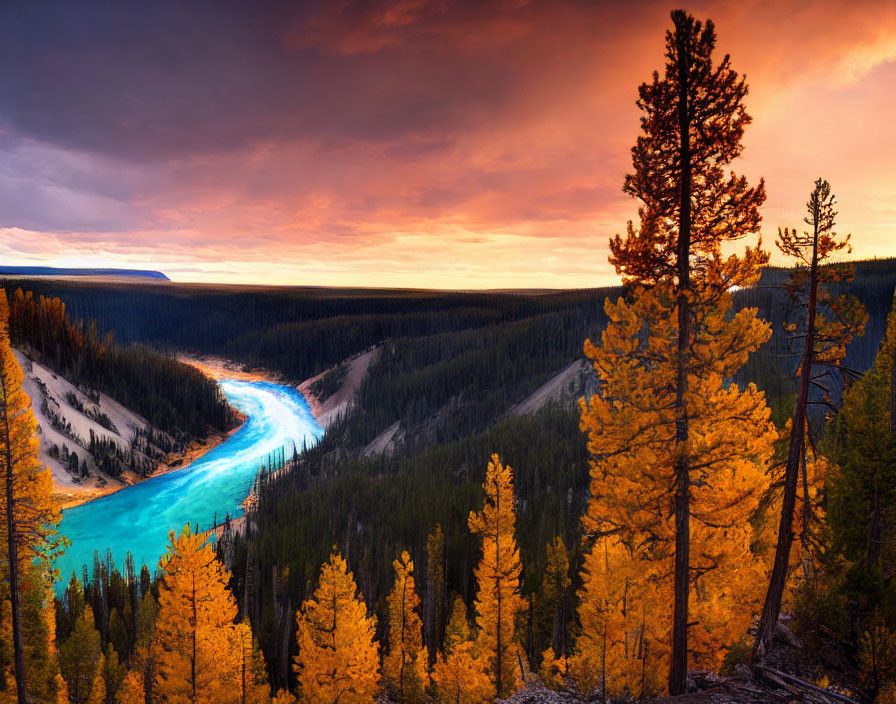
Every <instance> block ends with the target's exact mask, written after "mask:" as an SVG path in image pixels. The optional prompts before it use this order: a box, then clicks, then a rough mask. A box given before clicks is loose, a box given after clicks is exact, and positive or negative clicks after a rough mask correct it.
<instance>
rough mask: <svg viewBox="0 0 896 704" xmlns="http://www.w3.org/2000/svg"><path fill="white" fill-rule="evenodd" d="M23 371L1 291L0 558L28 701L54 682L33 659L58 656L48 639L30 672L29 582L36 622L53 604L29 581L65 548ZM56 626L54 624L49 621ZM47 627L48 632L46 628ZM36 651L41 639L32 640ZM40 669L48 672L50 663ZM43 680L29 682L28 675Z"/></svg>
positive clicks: (16, 670) (19, 687)
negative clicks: (26, 605)
mask: <svg viewBox="0 0 896 704" xmlns="http://www.w3.org/2000/svg"><path fill="white" fill-rule="evenodd" d="M23 380H24V373H23V371H22V367H21V366H20V365H19V362H18V360H17V359H16V357H15V355H14V354H13V351H12V347H11V346H10V342H9V306H8V303H7V300H6V293H5V292H4V291H3V290H2V289H0V476H2V478H3V479H2V481H3V489H2V491H0V516H2V525H3V529H4V539H3V541H2V546H0V559H2V563H3V565H4V566H5V569H4V571H5V575H4V576H3V579H4V581H5V582H7V584H8V598H9V601H10V609H9V617H10V625H11V627H10V636H11V640H12V675H13V679H14V682H15V687H14V689H15V692H16V699H17V701H18V702H19V704H25V701H26V698H27V694H28V693H29V692H30V693H32V694H33V695H35V696H47V695H49V691H48V688H47V686H46V685H47V683H48V682H49V683H50V684H52V683H53V682H55V679H56V677H55V674H50V673H49V672H35V669H36V668H35V667H34V663H35V661H40V662H41V663H42V665H45V664H46V663H49V662H50V661H51V660H53V653H51V652H50V651H51V649H52V647H53V646H52V639H51V638H48V639H43V640H45V642H44V643H42V644H41V650H42V651H43V652H42V653H37V654H35V653H32V654H31V656H30V657H29V658H28V660H30V661H31V662H30V663H28V664H30V665H31V667H30V668H29V669H30V670H31V672H30V673H29V672H28V671H27V670H26V643H25V642H24V631H25V624H23V603H22V600H23V590H24V589H25V586H24V583H25V582H26V581H31V582H33V583H35V584H36V585H37V586H36V587H35V591H34V592H33V593H32V597H33V598H34V599H36V601H35V602H34V603H35V604H36V605H37V609H36V612H35V613H32V615H31V618H32V620H34V619H37V620H40V619H41V618H43V613H41V612H44V611H46V610H47V609H48V608H49V609H52V602H51V603H49V604H47V603H46V599H45V593H44V592H45V589H44V587H45V584H44V580H43V579H41V578H38V579H37V580H29V579H26V577H27V573H33V571H34V565H33V563H35V562H37V563H39V565H40V569H41V570H42V571H44V572H48V571H49V569H50V568H49V564H50V562H51V561H52V559H53V557H54V556H55V555H56V554H57V553H58V552H59V551H60V550H61V549H62V548H63V547H64V541H63V540H62V539H61V538H60V537H59V535H58V533H57V531H56V527H57V526H58V525H59V521H60V520H61V513H60V510H59V505H58V503H57V502H56V500H55V499H54V498H53V496H52V491H53V486H52V480H51V478H50V470H49V469H47V468H46V467H44V466H43V465H42V464H41V463H40V460H39V459H38V437H37V421H35V419H34V414H33V413H32V411H31V400H30V399H29V398H28V395H27V394H26V393H25V391H24V390H23V389H22V382H23ZM49 625H52V624H49ZM42 630H44V631H46V628H43V629H42ZM27 645H28V647H30V648H31V649H32V650H33V649H34V648H35V647H36V646H37V643H30V644H27ZM38 669H44V670H46V669H47V667H46V666H42V667H40V668H38ZM29 675H30V676H32V678H34V679H36V680H40V681H34V682H31V683H28V682H27V681H26V680H27V678H28V676H29Z"/></svg>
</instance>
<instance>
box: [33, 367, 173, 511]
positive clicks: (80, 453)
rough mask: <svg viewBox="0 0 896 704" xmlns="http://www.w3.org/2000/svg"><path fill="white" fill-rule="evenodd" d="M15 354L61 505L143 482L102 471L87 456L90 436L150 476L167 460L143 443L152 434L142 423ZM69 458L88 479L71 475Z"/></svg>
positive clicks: (44, 459) (110, 401) (107, 400)
mask: <svg viewBox="0 0 896 704" xmlns="http://www.w3.org/2000/svg"><path fill="white" fill-rule="evenodd" d="M15 355H16V358H17V359H18V361H19V364H21V365H22V369H23V371H24V373H25V379H24V383H23V388H24V390H25V392H26V393H27V394H28V396H29V397H30V398H31V407H32V409H33V411H34V416H35V418H36V419H37V423H38V426H39V430H38V434H39V436H40V460H41V462H42V463H44V464H45V465H46V466H47V467H49V468H50V471H51V472H52V475H53V486H54V490H55V492H56V493H57V494H59V495H60V496H61V497H62V499H63V502H64V504H65V505H72V504H75V503H80V502H82V501H86V500H88V499H90V498H94V497H95V496H99V495H102V494H106V493H109V492H110V491H114V490H115V489H118V488H120V487H122V486H125V485H127V484H132V483H134V482H135V481H139V480H140V479H141V478H142V477H139V476H138V475H137V474H135V473H134V472H132V471H126V472H124V473H123V474H122V475H121V477H120V478H115V477H112V476H110V475H108V474H105V473H104V472H101V471H100V470H99V468H98V467H97V463H96V461H95V459H94V458H93V457H92V456H91V454H90V452H89V451H88V447H89V444H90V435H91V432H92V433H93V434H94V436H95V437H96V438H97V439H106V440H110V441H112V442H114V443H115V444H116V445H117V446H118V447H119V448H120V449H121V450H122V452H124V453H126V454H127V455H129V456H132V457H133V458H134V463H135V464H139V465H141V466H143V467H149V468H150V471H151V470H153V469H155V468H156V467H157V466H158V465H159V463H160V462H161V461H162V460H163V459H165V455H166V453H165V452H163V451H162V450H161V449H160V448H158V447H156V446H155V445H152V444H149V443H147V442H146V439H145V433H146V431H147V430H153V429H151V428H150V426H149V423H148V422H147V421H146V419H145V418H143V417H142V416H140V415H138V414H136V413H134V412H133V411H131V410H129V409H127V408H125V407H124V406H122V405H121V404H120V403H118V402H117V401H115V400H114V399H112V398H109V397H108V396H106V395H105V394H91V395H92V398H91V396H88V395H87V394H86V393H85V392H84V390H82V389H79V388H77V387H75V386H74V385H73V384H71V383H70V382H69V381H68V380H66V379H64V378H63V377H61V376H59V375H58V374H55V373H54V372H53V371H52V370H51V369H48V368H47V367H44V366H42V365H40V364H38V363H36V362H34V361H32V360H31V359H29V358H28V357H27V356H25V355H24V354H23V353H22V352H21V351H18V350H16V351H15ZM103 416H105V418H103ZM106 418H107V419H108V421H107V420H106ZM100 421H102V422H100ZM153 432H156V433H157V432H158V431H155V430H153ZM71 453H74V454H75V455H77V457H78V463H79V465H82V464H83V463H85V462H86V465H87V473H88V476H86V477H82V476H79V474H75V473H73V472H71V471H69V468H68V463H67V462H65V461H64V459H63V458H64V456H66V455H68V454H71Z"/></svg>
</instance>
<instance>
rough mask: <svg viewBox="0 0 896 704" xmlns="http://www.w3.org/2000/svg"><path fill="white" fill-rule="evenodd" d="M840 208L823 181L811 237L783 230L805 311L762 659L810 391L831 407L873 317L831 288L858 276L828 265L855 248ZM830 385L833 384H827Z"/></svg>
mask: <svg viewBox="0 0 896 704" xmlns="http://www.w3.org/2000/svg"><path fill="white" fill-rule="evenodd" d="M834 208H835V200H834V196H833V194H832V193H831V186H830V184H829V183H828V182H827V181H825V180H823V179H818V180H816V181H815V187H814V188H813V189H812V193H811V194H810V195H809V200H808V202H807V203H806V210H807V211H808V214H807V215H806V218H805V220H804V221H805V223H806V224H807V225H809V226H810V227H811V228H812V232H802V233H800V232H798V231H797V230H796V229H793V230H791V229H784V230H779V232H778V241H777V245H778V249H780V250H781V253H782V254H784V255H785V256H788V257H791V258H792V259H795V260H796V264H797V267H796V269H795V270H794V273H793V274H792V276H791V280H790V283H789V284H788V285H787V287H786V290H787V293H788V294H789V295H790V298H791V300H792V302H793V303H794V304H795V306H796V307H797V309H798V310H800V312H801V313H802V314H803V315H802V316H801V317H802V318H803V321H802V322H801V323H790V324H788V326H787V327H788V332H789V333H790V334H791V335H793V336H794V337H795V338H796V339H797V340H800V339H801V340H802V351H801V354H800V362H799V369H798V373H799V388H798V389H797V396H796V401H795V402H794V408H793V414H792V416H791V425H790V442H789V444H788V450H787V462H786V465H785V468H784V489H783V496H782V499H781V516H780V524H779V527H778V542H777V546H776V548H775V561H774V565H773V567H772V574H771V579H770V580H769V585H768V591H767V592H766V596H765V604H764V605H763V609H762V616H761V618H760V621H759V628H758V629H757V631H756V641H755V645H754V648H753V652H754V655H755V656H762V655H764V654H766V653H767V652H768V651H769V650H770V649H771V648H772V645H773V641H774V632H775V626H776V625H777V623H778V615H779V614H780V612H781V602H782V600H783V598H784V588H785V586H786V585H787V576H788V569H789V567H790V564H791V546H792V545H793V528H794V518H795V515H794V513H795V508H796V499H797V489H798V486H799V477H800V470H801V468H802V467H805V466H806V459H807V458H806V455H807V447H806V444H807V436H808V434H809V428H808V427H807V425H808V423H807V409H808V407H809V404H810V403H812V399H811V397H810V391H811V390H812V388H813V387H815V388H818V389H821V390H822V393H823V394H824V396H823V397H822V398H821V399H820V402H821V403H824V404H826V405H830V404H831V401H830V398H829V396H828V394H829V393H830V392H831V390H832V389H831V386H830V383H836V382H837V381H838V379H837V378H835V377H837V376H840V375H846V374H848V370H846V368H845V367H844V366H843V361H844V359H845V358H846V346H847V345H848V344H849V343H850V342H851V341H852V339H853V338H854V337H855V336H856V335H861V334H863V333H864V331H865V322H866V321H867V319H868V316H867V314H866V313H865V310H864V308H863V307H862V305H861V304H860V303H859V302H858V300H857V299H856V298H855V297H854V296H849V295H846V294H842V295H836V294H835V293H833V292H832V291H831V290H830V288H828V287H826V286H825V284H826V283H827V284H829V283H834V282H841V281H850V280H852V277H853V270H852V266H851V265H848V264H839V265H831V264H829V263H828V260H829V259H831V258H832V257H833V256H834V255H836V254H837V253H838V252H840V251H843V250H847V251H850V250H851V248H850V246H849V236H848V235H847V236H846V237H839V236H838V235H837V233H836V232H835V231H834V225H835V219H836V216H837V211H836V210H835V209H834ZM826 263H827V264H828V265H827V266H825V264H826ZM826 380H827V381H828V382H829V383H827V384H826V383H825V381H826ZM804 484H806V482H804ZM806 503H807V500H806V499H805V497H804V511H803V520H802V523H803V531H802V532H803V535H806V534H807V532H806V529H807V528H808V524H807V522H808V519H809V511H807V510H806V508H807V507H806Z"/></svg>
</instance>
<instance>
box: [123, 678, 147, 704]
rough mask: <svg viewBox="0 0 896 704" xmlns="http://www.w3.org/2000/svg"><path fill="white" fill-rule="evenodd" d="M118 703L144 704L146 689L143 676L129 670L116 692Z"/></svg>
mask: <svg viewBox="0 0 896 704" xmlns="http://www.w3.org/2000/svg"><path fill="white" fill-rule="evenodd" d="M118 701H119V702H120V704H145V703H146V689H145V686H144V683H143V675H141V674H140V673H139V672H134V671H133V670H131V671H130V672H128V673H127V675H126V676H125V678H124V682H122V683H121V688H120V689H119V690H118Z"/></svg>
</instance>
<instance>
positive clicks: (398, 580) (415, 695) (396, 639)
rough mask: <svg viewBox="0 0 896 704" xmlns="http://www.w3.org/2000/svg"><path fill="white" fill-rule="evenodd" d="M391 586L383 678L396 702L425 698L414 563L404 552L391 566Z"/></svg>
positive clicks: (424, 658) (424, 660)
mask: <svg viewBox="0 0 896 704" xmlns="http://www.w3.org/2000/svg"><path fill="white" fill-rule="evenodd" d="M392 567H393V569H394V570H395V584H394V586H393V587H392V592H391V593H390V594H389V596H388V597H387V599H386V602H387V604H388V608H389V652H388V653H387V654H386V657H385V658H384V659H383V676H384V678H385V680H386V681H387V682H388V683H389V685H390V687H392V689H394V690H395V692H396V693H397V695H398V701H402V702H403V701H408V702H416V701H421V700H422V699H424V698H425V693H424V689H425V688H426V686H427V685H428V684H429V675H428V673H427V666H428V664H429V654H428V652H427V650H426V646H425V645H423V621H422V620H421V619H420V615H419V614H418V610H419V608H420V597H419V596H417V591H416V585H415V583H414V574H413V573H414V563H413V561H412V560H411V556H410V555H409V554H408V552H407V550H405V551H403V552H402V553H401V557H400V558H399V559H397V560H395V561H394V562H393V563H392Z"/></svg>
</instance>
